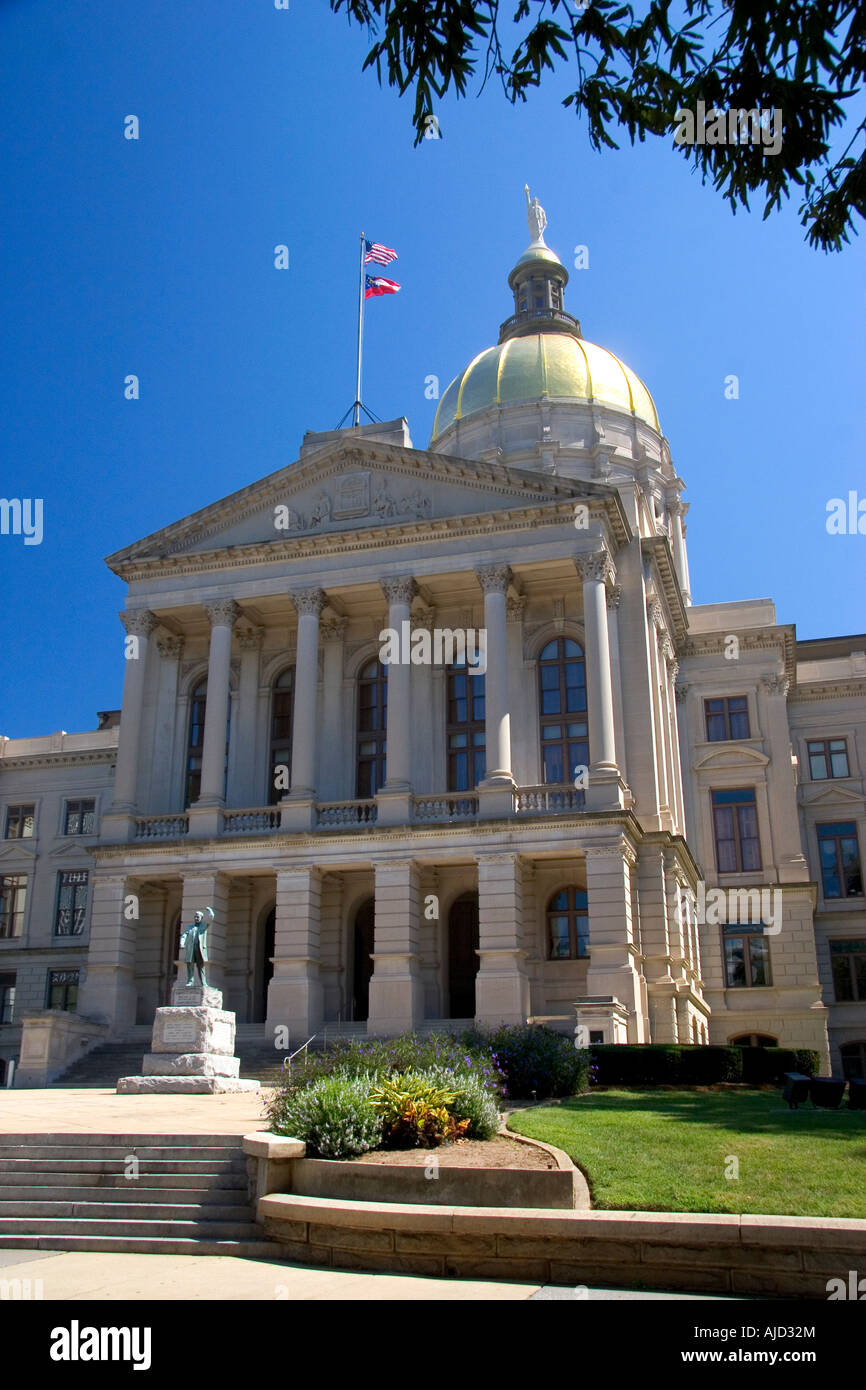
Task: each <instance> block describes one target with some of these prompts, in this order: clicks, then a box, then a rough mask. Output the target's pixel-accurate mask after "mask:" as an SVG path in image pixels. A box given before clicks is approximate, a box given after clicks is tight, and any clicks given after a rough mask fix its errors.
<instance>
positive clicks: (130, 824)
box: [99, 807, 138, 845]
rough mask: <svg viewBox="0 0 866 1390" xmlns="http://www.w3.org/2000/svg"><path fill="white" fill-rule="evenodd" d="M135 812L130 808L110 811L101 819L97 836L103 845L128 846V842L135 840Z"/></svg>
mask: <svg viewBox="0 0 866 1390" xmlns="http://www.w3.org/2000/svg"><path fill="white" fill-rule="evenodd" d="M137 828H138V827H137V824H136V811H135V808H134V807H132V808H130V809H129V810H127V809H126V808H125V807H124V808H123V809H122V810H121V809H118V810H115V809H112V810H110V811H109V812H108V814H107V815H104V816H103V817H102V820H101V822H100V826H99V835H100V839H101V840H102V842H103V843H105V841H108V842H109V843H112V842H113V843H116V844H123V845H126V844H129V842H130V840H134V839H135V833H136V830H137Z"/></svg>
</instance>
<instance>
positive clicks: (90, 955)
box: [78, 872, 140, 1038]
mask: <svg viewBox="0 0 866 1390" xmlns="http://www.w3.org/2000/svg"><path fill="white" fill-rule="evenodd" d="M92 891H93V897H92V900H91V909H90V941H89V944H88V948H87V974H86V976H85V979H84V983H83V985H82V986H81V991H80V993H79V996H78V1013H80V1014H82V1015H84V1017H85V1018H94V1019H98V1020H99V1021H100V1022H102V1023H107V1024H108V1026H109V1029H110V1034H109V1036H111V1037H115V1038H116V1037H123V1036H124V1034H125V1033H126V1032H127V1030H128V1029H129V1028H131V1027H132V1026H133V1025H134V1023H135V1016H136V1003H137V991H136V983H135V952H136V939H137V934H138V922H139V914H140V897H139V885H138V883H137V881H136V880H134V879H131V878H128V877H127V876H126V875H125V874H122V873H120V874H111V873H108V874H104V873H99V872H97V873H95V874H94V876H93V890H92Z"/></svg>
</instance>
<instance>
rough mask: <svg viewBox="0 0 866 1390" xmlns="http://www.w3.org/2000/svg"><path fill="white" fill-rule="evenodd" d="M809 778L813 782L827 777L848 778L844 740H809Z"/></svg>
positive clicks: (846, 752)
mask: <svg viewBox="0 0 866 1390" xmlns="http://www.w3.org/2000/svg"><path fill="white" fill-rule="evenodd" d="M807 748H808V753H809V776H810V777H811V778H812V781H813V782H824V781H826V779H827V778H828V777H848V776H850V774H849V772H848V744H847V742H846V741H845V739H844V738H810V739H809V742H808V744H807Z"/></svg>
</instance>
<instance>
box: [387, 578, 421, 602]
mask: <svg viewBox="0 0 866 1390" xmlns="http://www.w3.org/2000/svg"><path fill="white" fill-rule="evenodd" d="M379 584H380V585H381V588H382V593H383V594H384V595H385V598H386V599H387V600H388V602H389V603H411V602H412V600H413V598H414V597H415V580H414V579H413V578H412V576H411V574H396V575H392V576H391V577H390V578H388V579H380V580H379Z"/></svg>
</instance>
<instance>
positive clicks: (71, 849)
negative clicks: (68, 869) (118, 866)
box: [48, 835, 93, 859]
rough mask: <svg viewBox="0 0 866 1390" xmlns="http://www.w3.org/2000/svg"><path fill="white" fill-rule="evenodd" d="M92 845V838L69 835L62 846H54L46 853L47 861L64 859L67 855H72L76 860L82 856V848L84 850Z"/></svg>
mask: <svg viewBox="0 0 866 1390" xmlns="http://www.w3.org/2000/svg"><path fill="white" fill-rule="evenodd" d="M92 844H93V837H92V836H90V835H70V836H69V838H68V839H67V840H64V841H63V843H62V844H59V845H57V846H55V848H54V849H52V850H49V851H48V857H49V859H66V858H68V856H69V855H74V856H75V858H76V859H80V858H81V856H82V847H84V849H85V850H86V847H87V846H88V845H92Z"/></svg>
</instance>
